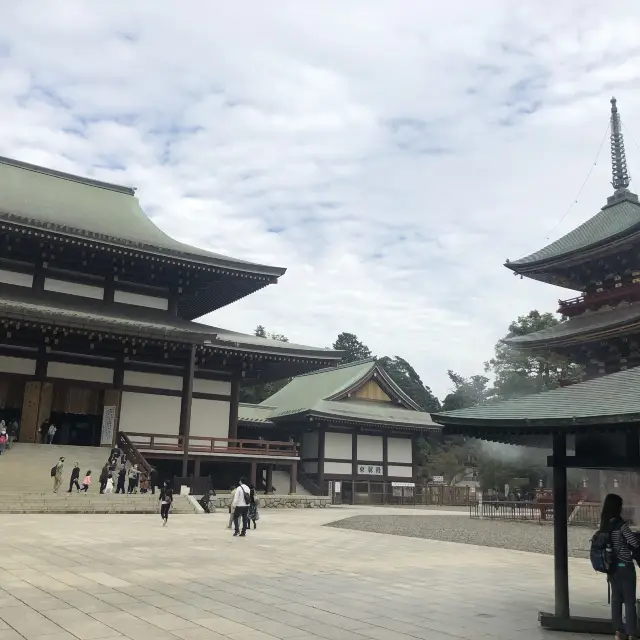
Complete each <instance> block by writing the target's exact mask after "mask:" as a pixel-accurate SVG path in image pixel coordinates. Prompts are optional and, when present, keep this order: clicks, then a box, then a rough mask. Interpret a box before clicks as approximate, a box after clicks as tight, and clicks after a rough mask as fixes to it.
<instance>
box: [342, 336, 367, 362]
mask: <svg viewBox="0 0 640 640" xmlns="http://www.w3.org/2000/svg"><path fill="white" fill-rule="evenodd" d="M333 348H334V349H336V350H337V351H345V352H346V353H345V354H344V356H343V357H342V361H343V362H356V361H357V360H366V359H367V358H371V356H372V354H371V349H369V347H367V345H366V344H363V343H362V342H360V340H358V336H356V335H355V334H354V333H347V332H343V333H341V334H340V335H339V336H338V337H337V339H336V341H335V342H334V343H333Z"/></svg>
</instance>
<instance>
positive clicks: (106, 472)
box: [98, 462, 109, 493]
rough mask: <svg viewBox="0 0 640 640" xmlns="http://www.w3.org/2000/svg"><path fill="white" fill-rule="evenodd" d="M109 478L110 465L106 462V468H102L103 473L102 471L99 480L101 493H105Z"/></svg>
mask: <svg viewBox="0 0 640 640" xmlns="http://www.w3.org/2000/svg"><path fill="white" fill-rule="evenodd" d="M108 478H109V463H108V462H106V463H105V465H104V467H102V471H100V477H99V478H98V480H99V481H100V493H104V490H105V488H106V486H107V479H108Z"/></svg>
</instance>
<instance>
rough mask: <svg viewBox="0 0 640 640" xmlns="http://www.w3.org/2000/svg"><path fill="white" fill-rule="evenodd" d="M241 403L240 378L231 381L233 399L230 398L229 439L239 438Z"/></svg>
mask: <svg viewBox="0 0 640 640" xmlns="http://www.w3.org/2000/svg"><path fill="white" fill-rule="evenodd" d="M239 403H240V378H238V377H236V376H234V377H233V379H232V380H231V397H230V398H229V439H230V440H235V439H236V438H237V437H238V404H239Z"/></svg>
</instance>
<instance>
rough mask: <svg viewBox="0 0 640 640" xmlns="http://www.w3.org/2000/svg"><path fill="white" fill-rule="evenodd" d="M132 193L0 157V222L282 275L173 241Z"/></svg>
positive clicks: (279, 270)
mask: <svg viewBox="0 0 640 640" xmlns="http://www.w3.org/2000/svg"><path fill="white" fill-rule="evenodd" d="M135 193H136V192H135V189H132V188H130V187H123V186H119V185H115V184H110V183H106V182H100V181H98V180H92V179H89V178H83V177H80V176H76V175H72V174H69V173H64V172H61V171H55V170H53V169H48V168H45V167H41V166H37V165H33V164H28V163H26V162H20V161H18V160H13V159H10V158H5V157H2V156H0V220H4V221H7V222H12V223H17V224H21V225H25V226H27V227H32V228H36V229H46V230H49V231H54V232H58V233H61V234H64V235H66V236H72V237H76V238H82V239H86V240H92V241H99V242H104V243H107V244H111V245H115V246H117V247H122V248H128V249H132V248H133V249H137V250H139V251H141V252H146V253H151V254H158V255H162V256H166V257H171V258H174V259H181V260H185V261H188V262H192V263H195V264H201V265H208V266H213V267H217V268H223V269H230V270H235V271H241V272H243V273H251V274H256V275H261V276H270V277H273V278H277V277H279V276H281V275H283V274H284V273H285V271H286V269H284V268H281V267H273V266H267V265H262V264H257V263H253V262H248V261H245V260H239V259H236V258H230V257H228V256H224V255H221V254H218V253H213V252H211V251H206V250H205V249H199V248H197V247H193V246H191V245H188V244H185V243H182V242H178V241H177V240H174V239H173V238H171V237H170V236H169V235H167V234H166V233H164V232H163V231H161V230H160V229H159V228H158V227H157V226H156V225H155V224H154V223H153V222H152V221H151V219H150V218H149V217H148V216H147V215H146V214H145V213H144V211H143V210H142V208H141V207H140V202H139V201H138V199H137V198H136V195H135Z"/></svg>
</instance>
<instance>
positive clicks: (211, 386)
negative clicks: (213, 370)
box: [193, 378, 231, 396]
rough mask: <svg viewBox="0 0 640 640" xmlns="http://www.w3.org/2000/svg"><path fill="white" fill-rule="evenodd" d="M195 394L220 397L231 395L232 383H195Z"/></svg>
mask: <svg viewBox="0 0 640 640" xmlns="http://www.w3.org/2000/svg"><path fill="white" fill-rule="evenodd" d="M193 391H194V392H195V393H210V394H212V395H218V396H228V395H231V383H230V382H229V381H228V380H199V379H198V378H195V379H194V381H193Z"/></svg>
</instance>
